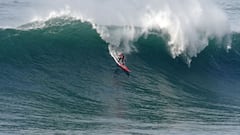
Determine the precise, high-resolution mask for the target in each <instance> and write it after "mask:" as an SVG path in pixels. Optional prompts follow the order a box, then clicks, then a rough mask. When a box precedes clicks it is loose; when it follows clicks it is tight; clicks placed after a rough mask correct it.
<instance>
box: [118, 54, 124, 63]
mask: <svg viewBox="0 0 240 135" xmlns="http://www.w3.org/2000/svg"><path fill="white" fill-rule="evenodd" d="M118 62H120V63H121V64H123V65H125V56H124V55H123V53H120V54H119V55H118Z"/></svg>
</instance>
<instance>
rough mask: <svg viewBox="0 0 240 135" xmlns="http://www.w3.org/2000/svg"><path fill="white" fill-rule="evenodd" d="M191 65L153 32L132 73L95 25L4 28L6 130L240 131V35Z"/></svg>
mask: <svg viewBox="0 0 240 135" xmlns="http://www.w3.org/2000/svg"><path fill="white" fill-rule="evenodd" d="M232 41H233V43H232V44H233V46H232V49H231V50H230V51H229V52H227V51H226V50H225V49H224V48H221V47H218V46H219V45H217V44H216V43H215V41H211V44H210V46H209V47H207V48H206V49H205V50H204V51H203V52H201V53H200V55H199V56H198V57H197V58H193V62H192V64H191V67H188V65H187V64H186V63H184V60H182V59H181V58H177V59H172V57H171V56H170V55H169V53H168V50H167V49H166V45H165V40H164V39H161V38H159V37H155V36H150V37H148V38H147V39H145V38H141V39H139V40H138V41H137V42H135V43H134V45H135V46H136V47H137V49H138V53H132V54H129V55H127V65H128V66H129V68H130V69H131V70H132V73H131V74H130V76H129V77H128V76H127V75H126V74H125V73H124V72H122V70H121V69H119V68H118V67H117V66H116V64H115V62H114V60H113V59H112V57H111V56H110V55H109V52H108V46H107V43H105V42H104V41H103V40H101V38H100V37H99V35H98V34H97V33H96V32H95V30H93V29H92V28H91V25H89V24H86V23H80V22H79V21H71V23H69V24H64V25H61V26H58V25H53V26H49V27H45V28H39V29H32V30H17V29H1V30H0V74H1V76H0V134H4V135H5V134H29V135H32V134H56V135H59V134H60V135H61V134H73V135H75V134H102V135H105V134H114V135H115V134H127V135H128V134H136V135H145V134H146V135H148V134H156V135H159V134H164V135H166V134H178V135H179V134H184V135H188V134H189V135H193V134H203V135H207V134H209V135H212V134H231V135H237V134H239V131H240V92H239V88H240V83H239V79H240V69H239V67H240V66H239V65H240V59H239V58H240V55H239V54H240V53H239V51H240V50H239V49H240V48H239V43H240V35H239V34H238V33H234V34H233V36H232Z"/></svg>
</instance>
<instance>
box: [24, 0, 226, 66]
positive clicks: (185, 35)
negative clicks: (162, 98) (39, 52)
mask: <svg viewBox="0 0 240 135" xmlns="http://www.w3.org/2000/svg"><path fill="white" fill-rule="evenodd" d="M32 6H33V8H35V7H36V10H38V12H31V14H29V15H30V16H32V21H34V22H44V21H46V20H49V19H51V18H56V17H61V16H70V17H73V18H75V19H79V20H81V21H88V22H90V23H91V24H92V26H93V28H95V29H96V30H97V32H98V33H99V34H100V36H101V38H102V39H103V40H105V41H106V42H107V43H109V44H110V45H113V46H115V48H116V49H117V50H118V51H122V52H125V53H131V52H132V51H137V49H136V48H135V47H134V42H135V41H137V40H138V38H139V37H141V36H145V37H147V36H148V35H149V34H156V35H158V36H162V35H163V33H164V34H167V35H168V38H167V39H166V43H167V48H168V49H169V52H170V54H171V55H172V57H173V58H175V57H178V56H184V57H185V58H186V60H187V62H188V63H190V61H191V58H192V57H196V56H197V54H198V53H200V52H201V51H202V50H203V49H204V48H205V47H206V46H208V44H209V43H208V42H209V39H212V38H216V39H219V40H221V39H222V38H223V37H225V36H226V35H228V34H229V32H230V26H229V24H228V20H227V17H226V15H225V13H224V12H223V11H222V10H221V9H219V8H218V7H217V6H216V5H215V4H214V3H213V2H211V1H207V0H182V1H177V0H121V1H111V0H103V1H98V0H88V1H84V0H79V1H73V0H60V1H58V2H57V3H56V2H52V1H45V0H44V1H41V2H36V3H35V2H32ZM31 11H35V10H34V9H31ZM33 13H35V14H34V15H33ZM40 24H41V23H40ZM41 26H44V25H41ZM229 43H230V42H229ZM228 46H229V45H228Z"/></svg>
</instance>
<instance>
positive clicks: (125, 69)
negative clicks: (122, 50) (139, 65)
mask: <svg viewBox="0 0 240 135" xmlns="http://www.w3.org/2000/svg"><path fill="white" fill-rule="evenodd" d="M117 64H118V66H119V67H120V68H121V69H122V70H123V71H125V72H128V73H130V72H131V70H130V69H129V68H128V67H127V66H126V65H123V64H121V63H119V62H117Z"/></svg>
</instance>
